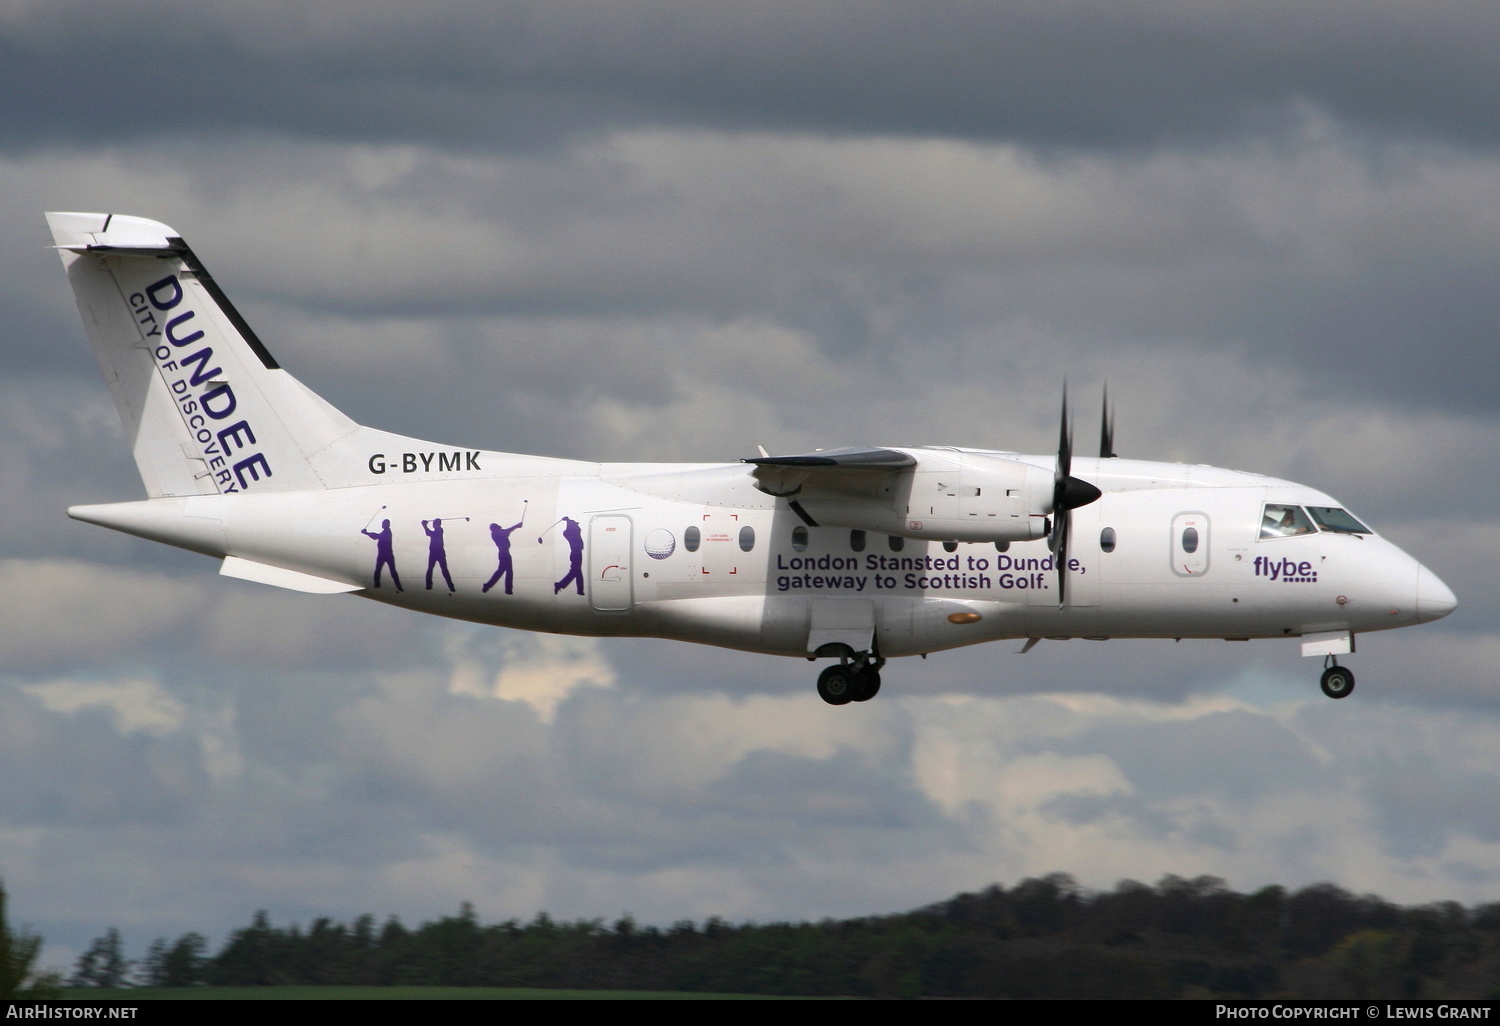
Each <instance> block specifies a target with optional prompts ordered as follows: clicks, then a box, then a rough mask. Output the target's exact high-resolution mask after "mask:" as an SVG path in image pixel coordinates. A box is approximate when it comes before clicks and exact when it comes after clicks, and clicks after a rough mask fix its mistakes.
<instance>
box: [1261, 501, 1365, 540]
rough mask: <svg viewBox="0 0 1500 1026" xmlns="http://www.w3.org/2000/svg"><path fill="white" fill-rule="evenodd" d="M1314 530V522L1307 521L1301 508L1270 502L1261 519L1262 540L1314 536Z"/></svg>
mask: <svg viewBox="0 0 1500 1026" xmlns="http://www.w3.org/2000/svg"><path fill="white" fill-rule="evenodd" d="M1345 516H1348V514H1347V513H1346V514H1345ZM1350 519H1353V518H1352V517H1351V518H1350ZM1314 530H1315V528H1314V527H1313V524H1312V521H1311V520H1309V519H1307V514H1306V513H1304V512H1303V511H1302V507H1301V506H1285V505H1282V504H1280V503H1275V502H1268V503H1266V510H1265V513H1264V514H1262V515H1261V518H1260V536H1261V537H1262V538H1292V537H1295V536H1296V535H1299V534H1312V533H1313V531H1314Z"/></svg>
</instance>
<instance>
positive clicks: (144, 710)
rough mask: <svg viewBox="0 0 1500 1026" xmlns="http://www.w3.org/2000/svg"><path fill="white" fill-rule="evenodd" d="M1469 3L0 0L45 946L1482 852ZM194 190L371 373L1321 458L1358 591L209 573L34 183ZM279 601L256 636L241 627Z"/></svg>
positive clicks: (22, 845) (1478, 145)
mask: <svg viewBox="0 0 1500 1026" xmlns="http://www.w3.org/2000/svg"><path fill="white" fill-rule="evenodd" d="M1497 49H1500V14H1497V13H1496V11H1495V10H1494V9H1493V7H1492V6H1491V5H1489V4H1482V3H1473V2H1469V0H1423V2H1421V3H1417V2H1415V0H1359V2H1357V3H1356V2H1352V0H1348V2H1346V0H1266V2H1263V3H1257V4H1245V3H1233V2H1227V0H1223V2H1221V0H1180V2H1179V0H1045V2H1030V0H1017V2H1014V3H1008V4H1004V5H1001V4H995V3H991V2H961V0H927V2H924V3H922V4H890V3H858V2H841V3H832V2H826V0H787V2H780V0H757V2H755V3H732V2H727V0H712V2H637V0H612V2H610V3H607V4H606V3H598V2H569V0H548V2H540V3H524V2H490V0H485V2H479V0H475V2H472V3H466V2H456V0H430V2H428V3H424V4H421V5H417V4H413V3H403V2H396V0H389V2H381V3H372V2H362V3H357V4H356V3H353V2H351V0H296V2H295V3H293V2H285V3H268V2H264V0H256V2H244V3H240V2H225V0H218V2H215V3H211V4H204V3H201V2H191V3H189V2H186V0H119V2H116V3H112V4H109V5H99V4H96V3H86V2H82V0H78V2H74V0H45V2H44V0H35V2H28V0H0V97H3V99H4V104H3V107H0V111H3V113H0V119H3V120H0V128H3V131H0V266H3V273H0V310H3V312H4V325H3V329H0V361H3V373H0V433H3V438H4V439H5V444H4V445H3V446H0V583H3V585H4V587H5V594H6V601H5V603H4V607H5V608H4V610H3V611H0V875H3V877H4V880H5V883H6V884H7V886H8V887H9V889H10V891H11V894H12V901H13V904H12V908H13V912H14V914H15V916H16V917H17V918H19V919H23V920H26V921H28V922H30V923H31V924H32V925H33V926H34V927H35V928H36V929H38V930H39V931H40V932H42V933H43V934H45V935H46V936H47V938H48V940H49V941H50V942H51V944H52V947H51V949H50V950H51V957H52V959H53V960H54V961H57V962H68V961H70V960H71V957H72V956H73V954H75V953H76V952H77V951H79V950H81V948H82V947H83V946H85V945H86V944H87V942H88V941H89V939H90V938H92V937H94V936H97V935H98V934H100V933H102V932H103V930H104V929H105V928H107V927H109V926H117V927H119V928H120V929H121V930H122V931H123V932H124V934H125V937H126V940H127V943H128V944H129V945H130V946H131V947H132V948H134V949H136V950H140V949H143V948H144V947H145V945H146V944H147V943H148V942H149V941H150V939H151V938H152V937H154V936H158V935H164V934H167V935H174V936H175V935H177V934H180V933H182V932H184V931H187V930H198V931H201V932H204V933H206V934H209V935H210V937H211V939H212V940H213V942H214V943H215V944H217V943H218V941H219V940H221V939H222V937H223V935H224V933H225V931H227V930H228V929H230V928H233V927H235V926H238V925H242V924H244V923H246V922H247V921H248V920H249V918H250V915H251V914H252V913H253V912H254V911H255V910H256V909H260V908H264V909H266V910H268V911H269V912H270V914H271V916H272V918H273V919H274V920H275V921H277V922H282V923H285V922H288V921H293V920H298V921H302V922H306V921H307V920H308V919H310V918H311V917H313V916H318V915H330V916H334V917H337V918H345V919H346V918H350V917H352V916H354V915H357V914H359V913H362V912H373V913H375V914H377V915H383V914H386V913H396V914H399V915H401V916H402V917H403V918H405V919H407V920H408V921H415V920H420V919H422V918H425V917H434V916H438V915H442V914H447V913H450V912H453V911H454V910H456V909H457V907H458V904H459V902H461V901H464V900H469V901H472V902H474V904H475V906H476V907H477V909H478V912H479V914H480V916H481V917H482V918H483V919H485V920H488V921H492V920H500V919H505V918H509V917H512V916H517V917H521V918H530V917H531V916H532V915H534V914H535V913H536V912H537V911H539V910H542V909H546V910H548V911H549V912H551V913H552V914H553V915H555V916H562V917H569V918H571V917H578V916H584V917H593V916H604V917H614V916H617V915H619V914H621V913H623V912H630V913H632V914H634V915H635V916H636V917H637V918H638V919H641V920H644V921H649V922H658V923H667V922H671V921H673V920H675V919H679V918H699V919H701V918H702V917H705V916H708V915H712V914H718V915H723V916H726V917H729V918H731V919H756V920H762V921H763V920H769V919H782V918H804V917H822V916H847V915H860V914H869V913H879V912H886V911H893V910H897V909H905V908H910V907H914V906H916V905H919V904H923V903H926V902H929V901H933V900H937V899H940V898H943V897H945V896H947V895H949V894H951V893H953V892H956V891H958V890H963V889H973V888H977V887H982V886H985V885H987V884H989V883H991V882H995V881H1000V882H1004V883H1007V884H1009V883H1014V882H1015V881H1017V880H1018V879H1020V878H1022V877H1024V876H1027V875H1035V874H1041V873H1046V872H1051V871H1066V872H1070V873H1073V874H1074V875H1076V876H1077V877H1078V878H1079V879H1080V880H1081V881H1082V882H1083V883H1084V884H1086V885H1089V886H1093V887H1110V886H1113V884H1114V883H1115V882H1116V881H1117V880H1119V879H1121V878H1123V877H1131V878H1135V879H1141V880H1146V881H1154V880H1156V879H1158V878H1159V877H1160V876H1162V875H1163V874H1165V873H1178V874H1181V875H1185V876H1193V875H1198V874H1203V873H1208V874H1214V875H1218V876H1221V877H1224V878H1225V879H1226V880H1227V881H1228V882H1229V883H1230V885H1231V886H1234V887H1236V888H1239V889H1250V888H1255V887H1259V886H1262V885H1264V884H1268V883H1282V884H1287V885H1300V884H1306V883H1310V882H1315V881H1322V880H1331V881H1333V882H1335V883H1338V884H1340V885H1342V886H1344V887H1347V888H1349V889H1351V890H1355V891H1361V892H1363V891H1374V892H1378V893H1380V894H1383V895H1385V896H1386V897H1388V898H1391V899H1394V900H1399V901H1404V902H1416V901H1425V900H1432V899H1439V898H1443V899H1448V898H1451V899H1456V900H1459V901H1463V902H1470V903H1473V902H1482V901H1492V900H1497V899H1500V814H1497V808H1496V804H1497V800H1500V799H1497V798H1496V795H1497V794H1500V696H1497V685H1500V681H1497V673H1496V670H1495V665H1496V662H1497V660H1500V617H1497V615H1496V598H1497V592H1500V588H1497V585H1496V583H1495V573H1494V569H1493V563H1494V561H1495V559H1496V558H1497V556H1500V517H1497V514H1496V512H1495V510H1496V509H1497V503H1500V489H1497V486H1496V477H1497V475H1496V473H1495V456H1494V446H1493V443H1492V440H1493V439H1494V438H1495V436H1496V429H1497V420H1500V402H1497V400H1496V395H1495V391H1496V383H1497V380H1500V373H1497V371H1500V367H1497V355H1496V354H1497V352H1500V337H1497V336H1500V288H1497V287H1496V286H1497V283H1500V106H1497V105H1496V104H1495V103H1494V97H1495V96H1497V95H1500V63H1497V62H1496V61H1495V60H1494V54H1495V52H1496V51H1497ZM44 209H62V210H99V211H112V212H118V213H130V214H138V215H142V216H146V217H150V218H154V219H158V220H162V221H165V222H167V223H168V224H170V225H172V226H173V227H175V228H176V229H178V230H179V231H180V232H181V233H182V234H183V235H185V236H186V237H187V238H188V239H189V240H190V241H191V242H192V244H193V246H194V248H195V249H196V250H197V252H198V253H199V255H200V256H201V257H202V258H203V259H204V260H205V262H206V263H207V264H208V266H210V267H211V268H212V269H213V271H214V274H215V276H216V277H217V279H218V280H219V282H220V284H221V285H223V286H224V288H225V289H226V291H227V292H228V293H229V295H230V296H231V297H232V298H233V299H234V300H235V301H236V303H237V305H238V306H239V307H240V309H241V311H242V312H243V313H245V314H246V316H247V317H248V318H249V319H250V320H251V322H252V323H253V324H254V325H255V326H256V328H257V330H258V332H259V334H260V335H261V337H262V338H263V339H265V340H266V342H267V344H268V345H269V346H270V348H271V349H272V351H273V352H274V353H275V354H276V355H277V357H278V359H279V360H280V362H281V363H282V364H283V365H284V366H286V367H287V368H289V369H290V370H292V371H293V373H295V374H297V375H298V376H299V377H301V378H302V379H303V380H304V381H305V382H307V383H308V384H309V385H311V386H312V387H313V388H314V389H316V390H317V391H319V392H321V393H322V394H323V395H324V396H326V397H327V398H328V399H330V400H331V401H333V402H334V403H335V404H336V405H338V406H340V407H341V408H343V409H344V410H345V411H346V412H348V413H350V414H351V415H352V416H354V417H355V418H356V419H358V420H361V421H362V422H365V423H369V424H372V425H375V426H378V427H382V428H386V429H389V430H395V431H399V432H403V433H407V434H413V435H416V436H418V437H423V438H433V439H438V440H441V441H444V442H449V443H452V444H456V445H465V446H472V447H483V448H491V449H503V450H511V451H521V452H534V453H542V454H546V455H555V456H566V457H588V458H594V459H611V460H621V459H626V460H628V459H643V460H676V459H684V460H736V459H739V458H740V457H743V456H747V455H753V454H754V451H755V448H754V447H755V446H756V444H758V443H759V444H763V445H765V446H766V447H767V448H768V449H771V450H773V451H777V450H779V451H802V450H805V449H808V448H812V447H818V446H831V445H840V444H861V443H870V444H878V443H885V444H901V443H909V444H922V443H939V444H966V445H980V446H993V447H998V448H1008V449H1021V450H1028V451H1048V450H1049V449H1050V448H1051V447H1052V444H1053V439H1054V438H1055V431H1056V427H1055V416H1056V413H1055V411H1056V406H1057V398H1058V392H1059V389H1060V385H1061V382H1062V379H1063V376H1064V375H1067V377H1068V380H1069V382H1070V387H1071V388H1072V389H1073V391H1074V394H1075V396H1077V397H1089V398H1080V399H1079V402H1080V404H1081V405H1082V406H1083V407H1084V409H1085V414H1084V416H1083V417H1082V418H1081V421H1080V432H1081V434H1082V435H1083V436H1084V437H1088V436H1090V435H1091V434H1092V432H1093V431H1094V430H1095V428H1094V423H1095V422H1094V420H1093V404H1094V403H1095V402H1096V401H1097V399H1096V398H1094V397H1097V395H1098V390H1099V388H1100V387H1101V385H1102V384H1103V383H1104V381H1105V380H1106V379H1107V380H1108V383H1109V388H1110V391H1111V395H1112V396H1115V397H1117V399H1118V402H1119V416H1118V430H1117V445H1118V448H1119V449H1120V451H1121V452H1122V454H1125V455H1129V456H1136V457H1142V458H1159V459H1171V460H1181V461H1186V462H1193V463H1211V464H1216V465H1223V466H1230V467H1236V468H1240V469H1246V470H1254V471H1259V472H1262V473H1269V474H1274V475H1279V476H1284V477H1289V478H1292V479H1295V480H1300V481H1304V482H1306V483H1309V484H1313V485H1315V486H1318V487H1321V488H1323V489H1325V490H1327V491H1329V492H1331V493H1333V494H1334V495H1336V496H1338V497H1339V498H1340V499H1341V500H1342V501H1343V502H1344V503H1345V504H1346V505H1348V506H1349V507H1350V508H1351V509H1353V510H1355V511H1356V512H1357V513H1358V514H1359V515H1361V516H1362V517H1364V518H1365V519H1367V520H1368V521H1369V522H1370V523H1372V524H1373V525H1374V526H1375V527H1376V528H1377V529H1379V530H1381V531H1382V532H1383V533H1385V534H1387V535H1389V536H1390V537H1392V538H1393V539H1394V540H1395V541H1396V542H1397V543H1398V544H1400V545H1402V546H1403V547H1405V548H1407V549H1408V550H1409V551H1410V552H1412V553H1413V554H1414V555H1416V556H1417V557H1418V558H1420V559H1421V560H1422V561H1423V562H1425V563H1427V564H1428V565H1429V566H1430V567H1432V568H1433V569H1434V570H1435V571H1436V572H1437V573H1438V574H1439V575H1440V576H1441V577H1442V578H1443V579H1444V580H1446V581H1447V582H1448V583H1449V584H1450V585H1451V586H1452V588H1453V589H1454V591H1455V592H1456V593H1457V595H1458V596H1459V600H1460V608H1459V610H1458V612H1456V613H1455V614H1454V615H1453V616H1451V617H1449V618H1448V619H1446V620H1444V621H1442V622H1440V623H1437V624H1430V625H1425V626H1422V627H1419V628H1415V629H1411V630H1407V631H1402V632H1396V633H1393V634H1389V635H1372V636H1368V637H1365V638H1362V639H1361V641H1360V646H1359V648H1360V651H1359V653H1358V655H1356V656H1354V657H1352V658H1351V659H1350V660H1349V662H1350V664H1351V665H1352V666H1353V668H1354V669H1355V671H1356V673H1357V674H1358V675H1359V682H1360V683H1359V692H1358V694H1357V695H1356V696H1355V697H1354V698H1352V699H1351V700H1349V701H1347V702H1340V703H1332V702H1329V701H1328V700H1327V699H1325V698H1323V697H1322V695H1321V694H1320V693H1319V692H1318V690H1317V686H1316V678H1317V673H1318V669H1319V667H1318V664H1317V662H1316V661H1315V660H1302V659H1301V658H1300V657H1299V653H1298V649H1297V646H1296V645H1295V644H1294V643H1277V642H1269V641H1268V642H1255V643H1250V644H1233V645H1231V644H1225V643H1223V642H1196V643H1189V642H1184V643H1182V644H1173V643H1172V642H1147V641H1136V642H1129V641H1125V642H1111V643H1108V644H1096V643H1090V642H1083V641H1077V642H1069V643H1051V642H1048V643H1043V644H1042V645H1040V646H1039V647H1038V648H1036V649H1035V650H1033V651H1032V652H1030V653H1029V654H1027V655H1025V656H1024V657H1023V656H1019V655H1017V654H1015V650H1016V649H1017V648H1018V647H1019V646H1018V645H1015V644H1009V643H1006V644H997V645H990V646H985V647H982V648H978V649H968V650H961V651H957V652H950V653H942V654H937V655H934V656H933V657H932V658H930V659H928V660H926V661H920V660H908V661H902V662H898V663H893V664H892V665H891V666H889V667H888V668H887V670H886V673H885V678H886V687H885V690H884V692H883V693H882V694H881V696H880V698H879V699H878V700H877V701H875V702H872V703H870V704H869V705H866V706H857V707H846V708H841V709H836V708H831V707H827V706H825V705H824V704H823V703H822V702H820V701H818V699H817V697H816V696H815V694H814V693H813V688H812V681H813V672H812V668H811V667H810V666H809V665H808V664H806V663H804V662H800V661H793V660H784V659H777V658H774V657H769V656H752V655H744V654H736V653H729V652H722V651H718V650H713V649H706V648H697V647H692V646H686V645H681V644H677V643H671V642H658V641H648V640H639V641H609V642H595V641H591V640H586V639H584V640H580V639H559V638H555V637H548V638H537V637H534V636H529V635H525V634H520V633H516V632H510V631H504V630H496V629H484V628H477V627H472V626H467V625H459V624H451V623H444V622H441V621H436V620H428V619H424V618H421V617H418V616H415V615H411V614H403V613H400V612H396V611H393V610H390V609H387V608H384V607H380V606H376V605H374V604H372V603H365V602H362V601H361V600H359V599H356V598H351V597H337V598H313V597H307V596H299V595H293V594H290V593H285V592H280V591H277V590H275V589H271V588H266V587H263V586H260V585H255V584H250V583H245V582H239V581H232V580H227V579H223V578H220V577H219V576H217V574H216V569H217V568H216V566H215V565H214V564H213V563H212V562H210V561H208V560H205V559H203V558H201V557H196V556H191V555H188V554H185V553H180V552H176V551H174V550H170V549H166V548H162V547H159V546H152V545H150V544H148V543H145V542H138V541H135V540H133V539H129V538H126V537H124V536H121V535H116V534H113V533H111V532H108V531H104V530H101V529H98V528H93V527H88V526H85V525H81V524H76V523H74V522H72V521H69V520H68V519H67V518H66V517H65V516H64V515H63V512H62V511H63V509H64V508H65V507H66V506H68V505H70V504H74V503H84V502H103V501H113V500H122V499H132V498H137V497H140V496H141V495H142V494H143V493H142V490H141V487H140V484H139V481H138V479H137V478H136V475H135V471H134V467H133V464H132V462H131V460H130V458H129V455H128V452H127V449H126V446H125V444H124V442H123V440H122V437H121V432H120V430H119V427H118V425H117V421H116V416H115V412H114V408H113V405H112V403H111V402H110V399H109V395H108V393H107V391H106V390H105V388H104V385H103V384H102V382H101V381H100V379H99V377H98V372H97V370H96V368H95V366H94V364H93V361H92V358H91V356H90V355H89V353H88V350H87V345H86V343H85V341H84V337H83V332H82V330H81V327H80V325H79V324H78V321H77V315H76V312H75V309H74V306H73V302H72V298H71V295H70V293H69V291H68V288H67V284H66V281H65V279H64V277H63V274H62V271H61V268H60V265H59V263H58V260H57V257H56V255H55V254H54V253H52V252H50V251H49V250H48V249H47V245H48V243H49V241H50V240H49V239H48V237H47V234H46V230H45V227H44V224H43V222H42V218H41V211H43V210H44ZM268 633H270V634H274V635H275V636H276V637H277V638H278V645H277V647H276V648H275V649H274V650H272V651H267V650H266V648H265V647H264V645H263V644H262V642H261V639H262V638H263V637H265V636H266V635H267V634H268Z"/></svg>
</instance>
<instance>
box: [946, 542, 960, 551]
mask: <svg viewBox="0 0 1500 1026" xmlns="http://www.w3.org/2000/svg"><path fill="white" fill-rule="evenodd" d="M943 551H944V552H957V551H958V542H943Z"/></svg>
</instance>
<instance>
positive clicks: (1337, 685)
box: [1318, 656, 1354, 698]
mask: <svg viewBox="0 0 1500 1026" xmlns="http://www.w3.org/2000/svg"><path fill="white" fill-rule="evenodd" d="M1324 666H1325V667H1326V668H1325V669H1324V670H1323V679H1322V680H1320V681H1319V682H1318V685H1319V686H1320V687H1321V688H1322V689H1323V694H1325V695H1327V696H1328V697H1329V698H1348V697H1349V696H1350V695H1351V694H1353V693H1354V673H1353V672H1352V671H1351V670H1350V669H1349V667H1347V666H1340V665H1339V661H1338V660H1337V659H1335V658H1334V657H1333V656H1329V657H1328V660H1327V662H1326V663H1325V664H1324Z"/></svg>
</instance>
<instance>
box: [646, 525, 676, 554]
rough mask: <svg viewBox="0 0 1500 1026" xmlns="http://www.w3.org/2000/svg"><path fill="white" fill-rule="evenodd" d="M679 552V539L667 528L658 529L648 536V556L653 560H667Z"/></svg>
mask: <svg viewBox="0 0 1500 1026" xmlns="http://www.w3.org/2000/svg"><path fill="white" fill-rule="evenodd" d="M676 551H677V539H676V538H674V537H672V532H671V531H668V530H667V529H666V528H665V527H658V528H657V529H656V530H654V531H652V532H650V533H649V534H647V535H646V555H648V556H650V557H651V558H652V559H666V558H667V557H668V556H670V555H671V554H672V553H674V552H676Z"/></svg>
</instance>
